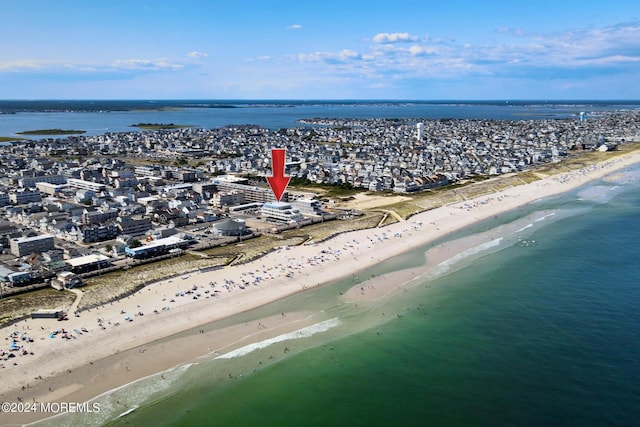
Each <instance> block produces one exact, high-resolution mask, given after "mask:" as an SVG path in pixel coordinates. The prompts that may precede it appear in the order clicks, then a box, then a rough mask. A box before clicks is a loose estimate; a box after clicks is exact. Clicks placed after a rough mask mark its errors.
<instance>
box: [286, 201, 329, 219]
mask: <svg viewBox="0 0 640 427" xmlns="http://www.w3.org/2000/svg"><path fill="white" fill-rule="evenodd" d="M291 206H293V207H294V208H296V209H298V210H299V211H300V213H301V214H303V215H308V216H322V214H323V213H324V211H323V210H322V203H320V200H316V199H298V200H295V201H293V202H291Z"/></svg>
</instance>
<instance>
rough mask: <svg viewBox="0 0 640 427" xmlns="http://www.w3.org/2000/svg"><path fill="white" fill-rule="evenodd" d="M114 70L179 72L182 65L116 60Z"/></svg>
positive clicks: (166, 62) (164, 61)
mask: <svg viewBox="0 0 640 427" xmlns="http://www.w3.org/2000/svg"><path fill="white" fill-rule="evenodd" d="M113 65H114V68H116V69H124V70H180V69H182V68H184V65H182V64H177V63H172V62H170V61H168V60H167V59H116V60H115V61H114V63H113Z"/></svg>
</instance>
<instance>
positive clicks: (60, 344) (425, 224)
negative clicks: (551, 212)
mask: <svg viewBox="0 0 640 427" xmlns="http://www.w3.org/2000/svg"><path fill="white" fill-rule="evenodd" d="M637 162H640V153H638V152H632V153H629V154H625V155H620V156H618V157H615V158H612V159H611V160H608V161H606V162H603V163H599V164H596V165H592V166H588V167H585V168H584V169H580V170H576V171H573V172H570V173H565V174H559V175H554V176H550V177H548V178H545V179H542V180H539V181H535V182H533V183H531V184H524V185H520V186H516V187H511V188H508V189H506V190H502V191H499V192H496V193H493V194H490V195H485V196H480V197H477V198H474V199H470V200H466V201H463V202H458V203H455V204H450V205H447V206H443V207H441V208H437V209H433V210H430V211H426V212H422V213H420V214H417V215H415V216H413V217H412V218H410V219H409V220H407V221H400V222H397V223H393V224H390V225H387V226H384V227H380V228H376V229H369V230H361V231H354V232H348V233H343V234H341V235H339V236H336V237H334V238H332V239H329V240H327V241H324V242H313V241H311V242H308V243H307V244H304V245H301V246H296V247H290V248H281V249H279V250H277V251H274V252H272V253H269V254H267V255H265V256H263V257H261V258H259V259H257V260H255V261H252V262H250V263H246V264H242V265H236V266H231V267H226V268H223V269H220V270H215V271H211V272H204V273H198V274H189V275H184V276H182V277H178V278H173V279H168V280H164V281H161V282H157V283H153V284H151V285H149V286H147V287H145V288H144V289H142V290H141V291H139V292H137V293H135V294H133V295H131V296H129V297H127V298H125V299H123V300H120V301H117V302H114V303H110V304H107V305H104V306H101V307H98V308H94V309H91V310H88V311H83V312H80V313H78V316H73V317H71V318H70V319H69V320H68V321H65V322H57V321H55V320H50V319H29V320H25V321H21V322H19V323H17V324H15V325H12V326H9V327H5V328H2V329H0V335H1V336H3V337H4V338H5V340H3V341H2V343H3V344H2V345H1V346H0V352H4V353H5V355H4V356H2V359H5V358H6V357H7V356H6V355H8V354H13V355H15V357H12V358H7V360H2V361H0V372H1V375H2V382H1V383H0V400H1V401H6V402H19V401H22V402H34V401H35V402H85V401H88V400H89V399H91V398H93V397H95V396H97V395H99V394H101V393H104V392H106V391H109V390H111V389H113V388H116V387H119V386H121V385H123V384H127V383H129V382H131V381H135V380H136V379H139V378H143V377H145V376H148V375H151V374H154V373H157V372H163V371H165V370H167V369H170V368H172V367H175V366H178V365H181V364H185V363H189V362H191V361H193V360H195V359H197V358H198V357H200V356H206V355H211V354H212V353H213V354H216V355H217V354H221V355H222V354H224V353H226V352H228V351H231V350H233V349H236V348H238V347H241V346H243V345H247V344H249V343H251V342H255V341H260V340H263V339H266V338H269V337H274V336H278V335H281V334H283V333H287V332H292V331H296V330H298V329H301V328H303V327H305V326H309V325H311V324H314V323H317V322H318V321H320V320H324V319H321V318H319V317H318V316H317V315H316V314H315V313H312V312H308V311H304V310H302V309H301V311H297V312H290V313H281V314H278V315H275V316H272V317H269V318H264V319H260V320H258V321H256V322H249V323H245V322H240V323H238V324H236V325H233V326H229V327H226V328H223V329H211V330H206V329H204V328H203V326H202V325H206V324H208V323H211V322H213V321H216V320H219V319H225V318H229V317H231V316H234V315H236V314H239V313H244V312H247V311H250V310H252V309H254V308H256V307H261V306H264V305H266V304H269V303H271V302H274V301H277V300H280V299H282V298H285V297H287V296H290V295H292V294H295V293H299V292H304V291H305V290H307V289H310V288H313V287H317V286H322V285H324V284H327V283H330V282H332V281H334V280H336V279H339V278H343V277H348V276H350V275H354V274H357V273H358V272H360V271H363V270H366V269H367V268H368V267H370V266H372V265H375V264H378V263H379V262H381V261H382V260H386V259H389V258H392V257H394V256H397V255H399V254H402V253H404V252H406V251H408V250H410V249H412V248H415V247H418V246H422V245H425V244H427V243H429V242H431V241H434V240H436V239H439V238H441V237H444V236H446V235H448V234H450V233H452V232H453V231H456V230H459V229H461V228H464V227H466V226H469V225H472V224H474V223H476V222H478V221H481V220H484V219H488V218H492V217H494V216H496V215H498V214H500V213H503V212H507V211H509V210H512V209H514V208H517V207H519V206H523V205H525V204H527V203H531V202H533V201H535V200H538V199H541V198H545V197H549V196H553V195H556V194H560V193H563V192H566V191H569V190H571V189H574V188H576V187H579V186H581V185H583V184H585V183H587V182H589V181H592V180H594V179H598V178H601V177H603V176H605V175H608V174H611V173H613V172H615V171H617V170H619V169H621V168H624V167H627V166H629V165H632V164H634V163H637ZM475 244H477V242H475V241H472V240H470V241H469V242H468V244H463V245H456V246H455V247H450V248H448V250H442V251H440V252H438V253H432V254H430V255H431V256H430V263H429V265H426V266H424V267H421V268H420V269H417V270H416V271H410V270H407V271H403V272H400V273H398V274H396V275H394V276H393V280H389V279H388V278H380V277H379V278H371V279H370V280H368V281H367V282H366V284H358V285H356V286H354V288H353V289H352V290H350V291H349V292H346V293H345V294H344V295H343V296H342V298H344V300H346V301H361V300H375V299H380V298H385V297H388V296H389V295H391V294H393V293H394V292H397V291H398V289H400V288H401V287H402V286H403V285H404V284H406V283H408V282H410V281H411V280H412V277H413V276H414V275H415V274H424V272H425V271H426V270H427V269H428V268H432V267H433V266H435V265H438V264H440V263H442V262H445V261H446V260H448V259H451V258H453V257H455V256H456V255H457V254H460V253H461V252H463V251H464V250H466V249H467V248H468V247H471V246H473V245H475ZM175 334H180V335H178V336H177V337H174V338H171V339H167V338H168V337H171V336H173V335H175ZM12 347H14V348H13V349H11V348H12ZM16 347H18V348H16ZM46 416H47V414H42V413H29V414H6V413H0V424H3V425H5V424H22V423H29V422H32V421H35V420H38V419H41V418H44V417H46Z"/></svg>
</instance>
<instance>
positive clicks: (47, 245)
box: [9, 234, 55, 257]
mask: <svg viewBox="0 0 640 427" xmlns="http://www.w3.org/2000/svg"><path fill="white" fill-rule="evenodd" d="M9 245H10V247H11V253H12V254H13V255H15V256H17V257H22V256H25V255H29V254H32V253H42V252H46V251H50V250H51V249H55V246H54V242H53V236H52V235H50V234H43V235H39V236H33V237H17V238H15V239H11V240H10V241H9Z"/></svg>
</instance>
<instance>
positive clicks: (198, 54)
mask: <svg viewBox="0 0 640 427" xmlns="http://www.w3.org/2000/svg"><path fill="white" fill-rule="evenodd" d="M187 56H188V57H189V58H206V57H207V56H209V54H208V53H204V52H198V51H197V50H194V51H191V52H189V53H187Z"/></svg>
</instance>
